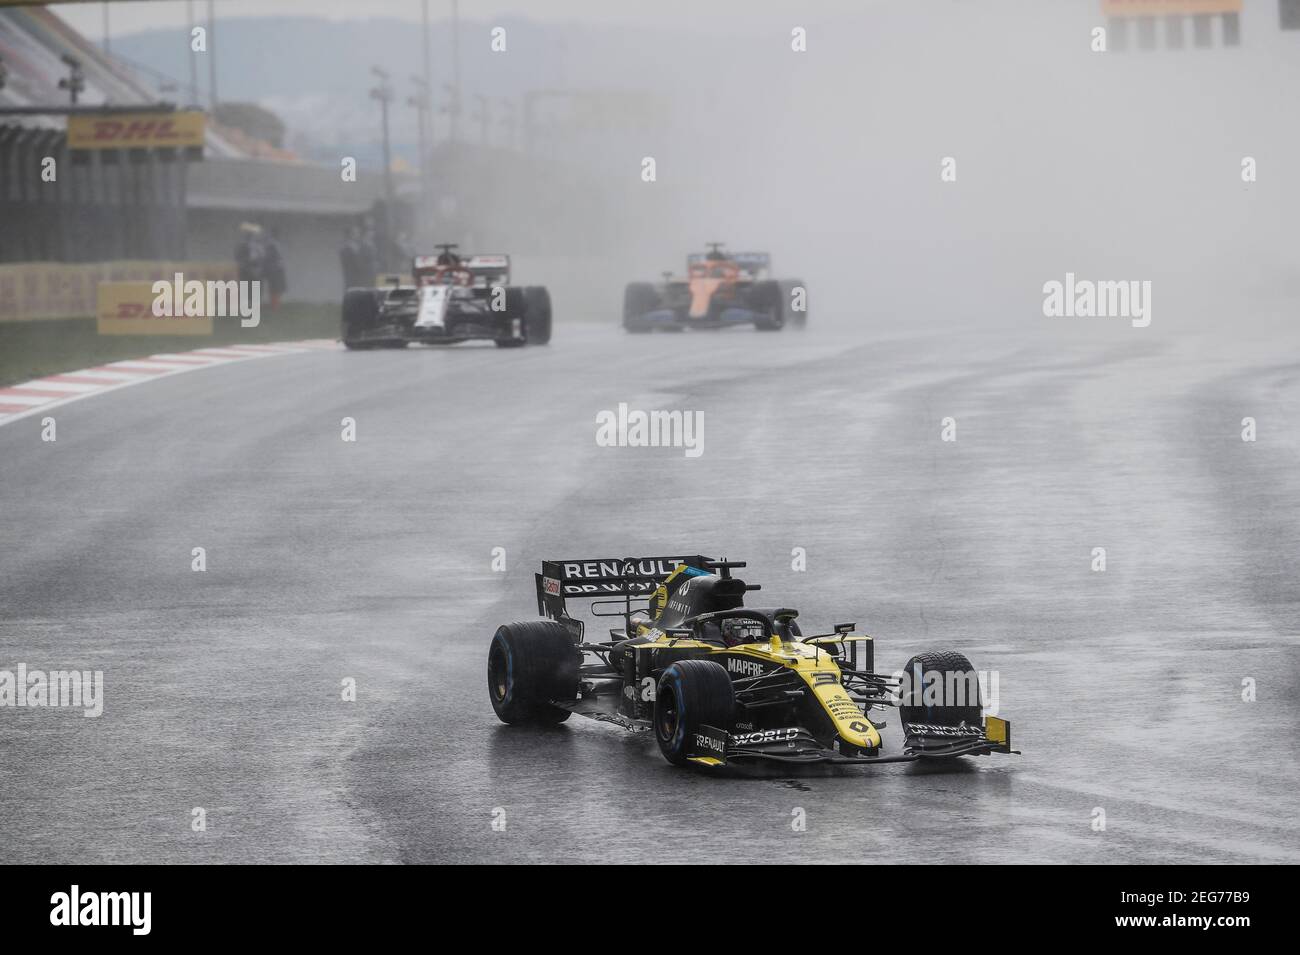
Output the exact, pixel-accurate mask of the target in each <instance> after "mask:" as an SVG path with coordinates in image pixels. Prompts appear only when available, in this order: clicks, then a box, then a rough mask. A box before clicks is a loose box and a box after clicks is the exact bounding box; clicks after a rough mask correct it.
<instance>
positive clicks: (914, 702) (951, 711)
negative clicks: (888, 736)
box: [898, 650, 984, 728]
mask: <svg viewBox="0 0 1300 955" xmlns="http://www.w3.org/2000/svg"><path fill="white" fill-rule="evenodd" d="M904 673H905V682H904V686H905V687H906V693H905V694H904V701H905V703H906V705H900V706H899V707H898V716H899V719H900V720H901V721H902V723H903V726H904V728H906V727H907V726H908V724H911V723H921V724H929V725H931V726H960V725H961V724H962V723H965V724H966V725H967V726H981V725H983V723H982V721H983V719H984V715H983V707H982V706H981V705H980V694H979V681H978V678H977V674H976V672H975V668H974V667H973V666H971V662H970V661H969V660H967V659H966V657H965V656H963V655H962V654H960V653H958V652H957V651H956V650H927V651H926V652H925V653H919V654H917V655H916V656H914V657H912V659H910V660H908V661H907V667H906V669H905V670H904Z"/></svg>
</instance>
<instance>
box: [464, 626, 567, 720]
mask: <svg viewBox="0 0 1300 955" xmlns="http://www.w3.org/2000/svg"><path fill="white" fill-rule="evenodd" d="M581 662H582V654H581V653H580V652H579V651H578V648H577V647H575V646H574V645H573V639H572V637H570V636H569V630H568V628H567V627H565V626H564V625H563V624H560V623H556V622H555V621H553V620H532V621H525V622H518V623H507V624H503V625H502V626H500V627H497V632H496V633H495V634H494V635H493V637H492V644H491V646H490V647H489V648H488V667H487V671H488V696H489V698H490V699H491V700H492V709H493V710H495V711H496V714H497V716H498V717H499V718H500V720H501V722H503V723H551V724H554V723H563V722H564V721H565V720H567V719H568V718H569V716H570V713H571V711H570V710H567V709H565V708H564V707H562V706H555V705H554V704H553V703H552V702H551V701H552V700H572V699H575V698H576V696H577V692H578V666H579V664H580V663H581Z"/></svg>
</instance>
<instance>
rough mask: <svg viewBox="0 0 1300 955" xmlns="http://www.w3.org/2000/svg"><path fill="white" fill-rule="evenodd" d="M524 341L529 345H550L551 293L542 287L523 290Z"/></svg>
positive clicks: (529, 287) (535, 286)
mask: <svg viewBox="0 0 1300 955" xmlns="http://www.w3.org/2000/svg"><path fill="white" fill-rule="evenodd" d="M524 340H525V341H526V342H527V343H528V344H530V345H549V344H550V343H551V293H550V292H548V291H547V290H546V288H545V287H544V286H541V285H529V286H527V287H525V288H524Z"/></svg>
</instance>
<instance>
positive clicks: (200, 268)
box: [0, 260, 239, 322]
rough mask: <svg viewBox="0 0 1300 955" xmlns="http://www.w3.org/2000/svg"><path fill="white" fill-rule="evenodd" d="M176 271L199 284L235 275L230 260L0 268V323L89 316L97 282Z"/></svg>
mask: <svg viewBox="0 0 1300 955" xmlns="http://www.w3.org/2000/svg"><path fill="white" fill-rule="evenodd" d="M177 272H180V273H182V274H183V275H184V276H185V277H186V278H187V279H191V278H193V279H198V280H199V281H201V282H208V281H213V282H226V281H230V280H232V279H236V278H238V277H239V273H238V270H237V269H236V268H235V263H234V262H150V261H137V260H119V261H116V262H85V263H68V262H25V263H22V264H20V265H0V322H18V321H30V320H32V319H47V318H94V317H95V316H96V315H97V314H98V309H97V302H96V295H95V289H96V287H97V286H98V285H99V283H100V282H144V281H149V282H156V281H158V280H159V279H166V280H167V281H169V282H170V281H171V280H172V279H173V278H174V277H175V275H176V273H177Z"/></svg>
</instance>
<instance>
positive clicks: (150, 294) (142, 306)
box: [96, 282, 212, 335]
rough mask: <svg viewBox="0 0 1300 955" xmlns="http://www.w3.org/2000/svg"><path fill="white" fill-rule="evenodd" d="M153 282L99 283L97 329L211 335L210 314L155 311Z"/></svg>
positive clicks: (113, 332)
mask: <svg viewBox="0 0 1300 955" xmlns="http://www.w3.org/2000/svg"><path fill="white" fill-rule="evenodd" d="M153 284H154V283H152V282H101V283H99V289H98V293H97V297H98V302H97V306H98V307H97V309H96V319H97V323H96V325H97V328H98V330H99V334H101V335H211V334H212V317H211V316H206V317H202V318H195V317H190V316H184V315H182V316H176V317H172V316H168V315H161V316H160V315H155V314H154V307H153V304H154V300H155V299H156V298H157V297H158V296H157V295H156V294H155V293H154V290H153Z"/></svg>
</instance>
